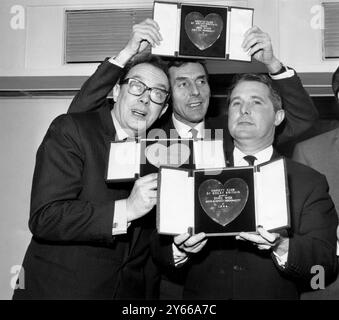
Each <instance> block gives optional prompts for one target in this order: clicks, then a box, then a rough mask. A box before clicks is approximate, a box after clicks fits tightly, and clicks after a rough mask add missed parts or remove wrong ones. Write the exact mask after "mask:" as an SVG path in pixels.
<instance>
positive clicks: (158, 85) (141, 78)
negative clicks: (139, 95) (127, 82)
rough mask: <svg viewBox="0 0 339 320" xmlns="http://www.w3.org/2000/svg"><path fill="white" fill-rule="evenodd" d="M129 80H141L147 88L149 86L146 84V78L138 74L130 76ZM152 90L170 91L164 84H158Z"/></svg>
mask: <svg viewBox="0 0 339 320" xmlns="http://www.w3.org/2000/svg"><path fill="white" fill-rule="evenodd" d="M129 78H132V79H136V80H139V81H141V82H142V83H144V84H145V85H146V86H148V85H147V83H146V81H147V80H146V79H144V78H143V77H141V76H138V75H137V74H136V75H134V76H130V77H129ZM152 88H158V89H163V90H165V91H168V90H169V89H168V88H167V87H166V86H165V85H164V84H163V83H156V84H155V85H154V86H152Z"/></svg>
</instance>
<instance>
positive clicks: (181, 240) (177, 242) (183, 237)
mask: <svg viewBox="0 0 339 320" xmlns="http://www.w3.org/2000/svg"><path fill="white" fill-rule="evenodd" d="M189 237H190V235H189V234H188V233H187V232H186V233H182V234H179V235H178V236H175V237H174V239H173V241H174V244H175V245H176V246H180V245H181V244H183V243H184V242H185V241H186V240H187V239H188V238H189Z"/></svg>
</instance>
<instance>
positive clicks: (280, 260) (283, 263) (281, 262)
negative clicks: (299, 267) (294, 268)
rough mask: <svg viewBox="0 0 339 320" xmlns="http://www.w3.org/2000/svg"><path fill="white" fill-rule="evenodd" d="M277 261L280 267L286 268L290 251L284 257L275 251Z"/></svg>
mask: <svg viewBox="0 0 339 320" xmlns="http://www.w3.org/2000/svg"><path fill="white" fill-rule="evenodd" d="M273 254H274V256H275V259H276V260H277V262H278V264H279V266H280V267H282V268H285V266H286V263H287V259H288V251H287V252H286V253H284V254H283V255H282V256H279V255H278V254H277V253H276V252H274V251H273Z"/></svg>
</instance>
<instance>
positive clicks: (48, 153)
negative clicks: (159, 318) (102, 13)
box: [13, 37, 169, 299]
mask: <svg viewBox="0 0 339 320" xmlns="http://www.w3.org/2000/svg"><path fill="white" fill-rule="evenodd" d="M131 44H132V45H137V46H138V45H140V41H139V42H138V39H137V37H135V38H134V40H133V41H132V42H131ZM139 49H140V50H141V51H142V50H143V48H142V46H141V47H140V48H138V49H137V50H136V51H139ZM125 58H126V57H125ZM129 58H130V57H128V58H126V60H125V61H124V63H126V62H127V60H129ZM114 79H115V82H117V80H118V79H121V81H120V83H119V84H117V85H116V86H115V87H114V91H113V98H114V101H115V104H114V108H113V109H112V110H111V109H110V108H109V106H107V105H105V106H103V107H102V108H101V109H100V110H99V111H98V112H96V113H83V114H80V113H78V114H67V115H61V116H59V117H58V118H56V119H55V120H54V121H53V122H52V124H51V125H50V127H49V129H48V132H47V134H46V136H45V137H44V140H43V142H42V144H41V145H40V147H39V149H38V152H37V158H36V167H35V171H34V177H33V186H32V194H31V211H30V219H29V227H30V230H31V232H32V234H33V237H32V240H31V243H30V245H29V247H28V249H27V252H26V255H25V258H24V262H23V269H22V272H24V275H23V276H24V279H25V289H17V290H15V292H14V296H13V298H14V299H145V298H146V297H147V296H146V292H147V290H146V285H150V284H149V283H147V281H146V279H145V275H146V274H149V271H148V269H147V270H146V268H147V267H148V260H149V243H150V235H151V233H152V231H153V230H154V228H153V223H152V222H153V219H151V217H149V215H147V213H148V212H150V211H151V209H152V208H153V207H154V205H155V203H156V185H157V174H149V175H146V176H144V177H141V178H139V179H138V180H137V181H136V182H135V183H110V184H108V183H106V181H105V170H106V160H107V154H108V151H109V145H110V142H111V141H112V140H118V141H122V140H124V139H126V138H134V137H136V136H139V135H141V134H143V133H144V131H145V130H146V129H147V128H149V127H150V126H151V125H152V124H153V122H154V121H155V120H156V119H158V118H159V117H160V116H161V115H162V114H163V113H164V112H165V111H166V108H167V102H166V101H167V98H168V94H169V82H168V78H167V68H166V67H165V65H164V64H163V62H162V61H161V60H160V59H158V58H155V57H151V56H145V57H143V58H142V59H139V60H134V61H133V62H132V63H129V64H127V65H126V67H125V68H124V70H122V69H121V68H119V67H117V68H116V70H115V74H114ZM150 279H152V278H150ZM150 279H148V281H149V280H150ZM154 280H155V279H154Z"/></svg>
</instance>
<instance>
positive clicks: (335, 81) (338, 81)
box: [332, 67, 339, 101]
mask: <svg viewBox="0 0 339 320" xmlns="http://www.w3.org/2000/svg"><path fill="white" fill-rule="evenodd" d="M332 89H333V93H334V95H335V98H336V99H337V101H338V91H339V67H338V69H337V70H336V71H335V72H334V73H333V76H332Z"/></svg>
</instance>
